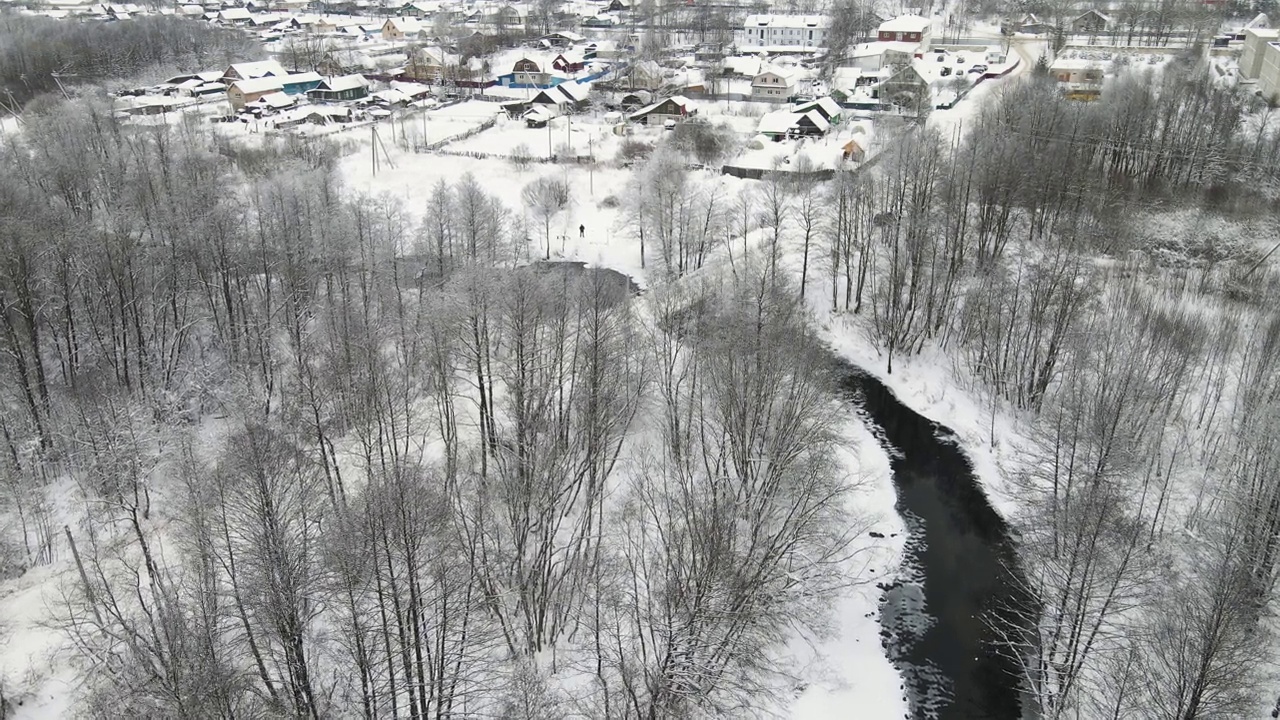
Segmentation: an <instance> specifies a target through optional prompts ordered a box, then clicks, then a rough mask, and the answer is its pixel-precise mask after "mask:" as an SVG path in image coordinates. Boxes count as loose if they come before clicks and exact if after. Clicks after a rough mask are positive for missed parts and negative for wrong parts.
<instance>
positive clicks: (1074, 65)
mask: <svg viewBox="0 0 1280 720" xmlns="http://www.w3.org/2000/svg"><path fill="white" fill-rule="evenodd" d="M1091 68H1096V69H1099V70H1101V69H1102V64H1101V63H1099V62H1098V61H1097V60H1090V59H1089V58H1076V57H1061V58H1058V59H1057V60H1054V61H1053V64H1052V65H1050V66H1049V69H1050V70H1088V69H1091Z"/></svg>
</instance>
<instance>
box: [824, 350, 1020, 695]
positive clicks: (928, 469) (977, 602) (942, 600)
mask: <svg viewBox="0 0 1280 720" xmlns="http://www.w3.org/2000/svg"><path fill="white" fill-rule="evenodd" d="M840 383H841V385H842V387H843V390H845V391H846V392H848V393H850V394H851V395H852V396H853V397H854V399H855V402H857V403H858V404H859V405H861V407H862V409H863V411H864V412H865V419H866V421H867V422H868V423H869V424H870V425H871V426H872V431H873V432H874V433H875V434H876V435H877V437H878V438H879V439H880V441H881V443H882V444H883V445H884V446H885V449H886V450H887V451H888V452H889V455H890V458H891V460H892V471H893V480H894V487H895V489H896V490H897V495H898V501H897V505H896V508H897V510H898V513H899V514H900V515H901V516H902V518H903V522H904V525H905V526H906V528H907V530H908V533H909V537H908V539H907V543H906V546H905V552H904V559H903V569H902V572H901V574H900V578H899V580H898V581H897V582H895V583H894V584H892V585H889V586H886V587H885V588H884V590H885V594H884V598H883V600H882V603H881V618H880V622H881V627H882V629H883V630H882V633H881V635H882V637H883V638H884V640H885V644H886V650H887V652H888V654H889V657H890V659H891V660H892V661H893V662H894V665H895V666H896V667H897V668H898V671H899V672H900V674H901V675H902V677H903V682H904V683H905V684H906V686H907V691H908V692H907V699H908V702H909V703H910V707H911V713H912V717H913V718H936V719H937V720H953V719H954V720H988V719H990V720H1018V719H1019V718H1022V717H1023V714H1022V702H1021V689H1020V688H1021V683H1020V681H1019V679H1020V677H1021V673H1020V669H1019V663H1017V662H1016V661H1015V660H1014V659H1013V658H1011V657H1009V656H1008V655H1007V654H1006V653H1003V652H998V651H997V648H998V644H997V639H998V638H997V632H996V630H995V629H993V626H995V625H1003V624H1005V623H1010V621H1011V620H1012V619H1013V618H1012V613H1010V612H1009V610H1008V609H1009V608H1013V607H1028V604H1027V598H1026V596H1025V595H1023V594H1021V593H1020V592H1019V591H1017V590H1016V588H1018V587H1019V585H1020V584H1019V583H1017V582H1016V576H1015V575H1014V574H1013V573H1015V572H1017V569H1016V567H1017V565H1016V558H1015V554H1014V551H1013V548H1012V543H1011V542H1010V539H1009V530H1008V527H1007V525H1006V524H1005V522H1004V520H1003V519H1002V518H1001V517H1000V516H999V515H998V514H997V513H996V512H995V510H994V509H992V507H991V505H990V503H989V502H988V501H987V498H986V496H985V494H984V493H983V492H982V490H981V488H980V487H979V484H978V481H977V479H976V478H975V477H974V473H973V468H972V466H971V464H970V462H969V460H968V458H967V457H966V456H965V454H964V452H963V451H962V450H961V449H960V447H959V446H958V445H957V444H956V440H955V436H954V435H953V434H952V433H951V432H950V431H949V430H948V429H947V428H945V427H943V426H941V425H939V424H937V423H935V422H933V421H931V420H928V419H927V418H924V417H922V416H921V415H919V414H918V413H916V412H914V411H912V410H911V409H910V408H908V407H907V406H905V405H903V404H902V403H901V402H900V401H899V400H898V399H897V398H896V397H895V396H894V395H893V393H892V392H890V391H889V389H888V388H886V387H885V386H884V385H883V384H882V383H881V382H880V381H878V380H876V379H875V378H873V377H871V376H869V375H867V374H866V373H865V372H863V371H862V370H860V369H858V368H856V367H854V366H852V365H848V364H844V365H842V366H841V370H840ZM996 619H999V621H1000V622H998V623H997V622H993V620H996ZM1005 626H1006V627H1008V626H1010V625H1005ZM1011 626H1012V627H1017V625H1016V623H1015V624H1012V625H1011Z"/></svg>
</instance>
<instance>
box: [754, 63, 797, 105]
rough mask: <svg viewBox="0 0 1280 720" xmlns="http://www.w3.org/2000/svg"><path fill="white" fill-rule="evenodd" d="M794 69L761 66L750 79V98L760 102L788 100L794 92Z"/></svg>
mask: <svg viewBox="0 0 1280 720" xmlns="http://www.w3.org/2000/svg"><path fill="white" fill-rule="evenodd" d="M795 89H796V71H795V70H794V69H790V68H781V67H777V66H773V67H767V68H762V69H761V71H760V72H759V73H758V74H757V75H756V76H755V77H754V78H752V79H751V99H752V100H758V101H762V102H788V101H789V100H790V99H791V96H792V95H794V94H795Z"/></svg>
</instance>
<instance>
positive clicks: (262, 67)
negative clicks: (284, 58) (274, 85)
mask: <svg viewBox="0 0 1280 720" xmlns="http://www.w3.org/2000/svg"><path fill="white" fill-rule="evenodd" d="M230 72H233V73H235V74H236V75H238V76H240V77H241V78H242V79H245V80H252V79H254V78H260V77H266V76H268V75H275V76H276V77H283V76H285V75H288V74H289V73H288V72H286V71H285V69H284V66H283V65H281V64H280V63H278V62H276V61H275V60H259V61H258V62H244V63H235V64H233V65H232V66H231V69H230Z"/></svg>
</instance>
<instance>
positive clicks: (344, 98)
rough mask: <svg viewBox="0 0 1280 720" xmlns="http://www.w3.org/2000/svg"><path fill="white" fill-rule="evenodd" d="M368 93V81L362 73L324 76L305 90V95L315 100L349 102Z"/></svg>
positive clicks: (366, 95)
mask: <svg viewBox="0 0 1280 720" xmlns="http://www.w3.org/2000/svg"><path fill="white" fill-rule="evenodd" d="M368 95H369V81H368V80H365V79H364V76H363V75H343V76H341V77H331V78H325V79H322V80H321V81H320V84H319V85H317V86H316V87H315V88H313V89H311V90H308V91H307V97H308V98H309V99H311V100H314V101H316V102H350V101H352V100H360V99H363V98H365V97H368Z"/></svg>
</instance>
